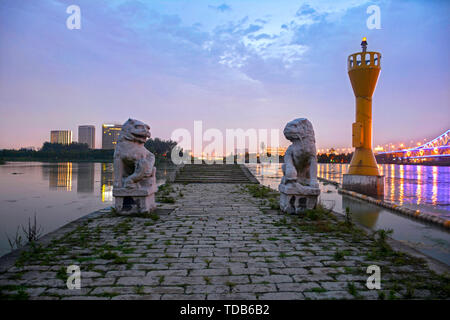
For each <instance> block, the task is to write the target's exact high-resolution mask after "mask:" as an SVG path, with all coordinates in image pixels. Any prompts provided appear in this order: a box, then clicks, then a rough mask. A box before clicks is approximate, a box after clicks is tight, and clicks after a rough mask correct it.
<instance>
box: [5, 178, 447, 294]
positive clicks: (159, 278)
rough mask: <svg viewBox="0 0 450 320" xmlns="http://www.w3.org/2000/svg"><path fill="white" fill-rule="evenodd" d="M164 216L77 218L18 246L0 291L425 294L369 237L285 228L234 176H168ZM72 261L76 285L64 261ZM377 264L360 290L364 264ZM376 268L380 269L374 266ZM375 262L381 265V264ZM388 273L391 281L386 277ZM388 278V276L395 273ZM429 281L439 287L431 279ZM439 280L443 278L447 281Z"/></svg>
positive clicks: (421, 271)
mask: <svg viewBox="0 0 450 320" xmlns="http://www.w3.org/2000/svg"><path fill="white" fill-rule="evenodd" d="M173 186H174V190H173V192H172V194H173V196H174V197H176V203H175V204H173V205H164V206H163V208H174V211H172V212H171V213H170V215H161V216H160V218H159V219H156V218H155V217H153V219H152V218H149V217H119V216H114V215H112V214H111V213H105V214H104V215H103V216H100V217H97V218H92V219H89V220H86V222H85V223H83V224H82V225H80V226H79V227H78V228H77V229H76V230H74V231H73V232H70V233H68V234H66V235H65V236H64V237H62V238H61V239H59V240H54V241H53V242H52V243H51V244H50V245H49V246H48V247H42V248H40V247H36V248H35V249H34V251H33V253H30V254H22V256H21V257H20V258H19V259H18V260H17V261H16V265H15V266H12V267H10V268H8V269H7V270H5V271H4V272H3V273H2V274H0V290H1V293H0V297H2V298H14V299H17V298H30V299H354V298H358V299H365V298H367V299H378V298H379V297H385V298H386V299H387V298H394V297H397V298H401V297H408V295H410V296H409V297H418V298H422V297H429V296H432V294H431V293H430V291H429V290H427V289H423V288H420V287H419V288H418V289H417V288H416V289H415V290H414V292H412V293H411V292H410V291H411V290H410V289H409V288H408V286H407V285H406V284H405V282H404V281H403V280H402V279H405V278H406V279H407V278H408V277H409V276H410V275H411V273H414V275H415V276H417V277H420V276H422V279H427V278H428V277H429V271H428V270H426V269H425V268H424V267H422V266H416V265H414V266H410V265H399V266H398V265H395V264H392V263H388V262H386V261H381V260H380V261H370V259H369V258H368V257H367V253H368V251H369V247H370V245H371V240H370V239H362V240H361V239H360V240H359V241H358V243H355V242H353V240H354V239H353V238H352V237H351V236H343V235H342V236H337V235H333V234H332V235H329V234H328V235H325V234H324V233H317V232H316V233H313V232H310V231H308V230H301V229H298V228H294V227H293V226H292V225H290V224H289V223H286V219H285V218H284V216H282V215H280V214H278V213H277V212H276V211H273V210H272V211H270V210H269V211H265V212H263V211H262V209H261V208H263V204H262V200H260V199H257V198H254V197H252V196H251V195H250V194H249V193H248V192H245V191H244V187H243V186H241V185H237V184H187V185H182V184H176V185H173ZM72 264H75V265H79V266H80V267H81V272H82V274H81V286H82V288H81V289H80V290H68V289H67V287H66V283H65V280H66V277H67V275H66V272H65V268H66V267H67V266H68V265H72ZM368 264H378V265H380V266H381V267H382V270H383V274H382V279H383V281H382V286H383V288H382V289H383V290H381V291H380V290H368V289H367V288H366V287H365V282H366V279H367V276H368V275H366V273H365V272H366V266H367V265H368ZM383 268H384V269H383ZM385 270H388V271H387V272H385ZM394 278H395V279H396V280H395V281H391V280H392V279H394ZM397 279H398V281H397ZM433 281H435V282H434V285H435V286H440V285H443V284H442V283H439V281H438V280H433ZM447 285H448V283H447Z"/></svg>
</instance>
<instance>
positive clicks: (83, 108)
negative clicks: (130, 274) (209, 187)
mask: <svg viewBox="0 0 450 320" xmlns="http://www.w3.org/2000/svg"><path fill="white" fill-rule="evenodd" d="M71 4H72V2H71V1H66V0H54V1H51V2H50V1H48V2H44V1H39V2H30V1H12V0H5V1H2V2H1V3H0V38H1V39H2V41H1V46H0V112H1V114H2V116H1V117H0V149H3V148H20V147H29V146H34V147H38V148H39V147H41V146H42V143H43V142H45V141H48V139H49V136H48V135H49V132H50V130H53V129H66V130H71V131H73V132H74V134H75V135H76V136H74V137H73V140H75V141H78V139H79V137H78V134H77V133H78V130H77V129H78V125H80V124H92V125H95V127H96V128H101V126H102V124H103V123H120V124H121V123H124V122H125V121H126V120H127V119H128V118H129V117H131V118H135V119H139V120H142V121H144V122H146V123H148V124H149V125H150V127H151V134H152V137H160V138H162V139H169V138H170V136H171V133H172V132H173V131H174V130H175V129H177V128H186V129H188V130H191V131H192V129H193V123H194V121H195V120H202V121H203V123H204V129H205V130H206V129H208V128H217V129H219V130H221V131H225V129H227V128H230V129H237V128H242V129H249V128H254V129H267V130H270V129H279V130H280V142H281V145H282V146H286V145H287V144H288V143H287V141H286V140H285V139H284V138H283V137H282V131H283V128H284V126H285V124H286V123H287V122H288V121H290V120H292V119H294V118H298V117H307V118H308V119H310V120H311V122H312V123H313V125H314V129H315V133H316V141H317V149H324V148H349V147H350V146H351V125H352V122H353V121H354V97H353V92H352V89H351V85H350V81H349V79H348V75H347V69H346V67H347V64H346V60H347V57H348V55H350V54H351V53H354V52H357V51H360V45H359V44H360V42H361V38H362V37H363V36H366V37H367V40H368V50H369V51H370V50H375V51H379V52H381V54H382V60H381V61H382V62H381V66H382V69H381V74H380V78H379V82H378V85H377V88H376V90H375V94H374V97H373V118H374V146H377V145H385V144H386V143H392V142H396V143H400V142H403V143H409V142H410V141H411V140H413V141H419V140H420V141H422V140H423V139H433V138H435V137H436V136H438V135H440V134H441V133H443V132H445V131H446V130H447V129H449V128H450V121H449V119H450V117H449V101H450V92H449V90H448V87H449V84H450V74H449V72H448V70H449V63H450V61H449V59H448V52H449V49H450V44H449V43H448V41H446V39H447V38H448V30H449V27H450V24H449V14H448V13H449V10H450V3H449V2H448V1H437V0H436V1H407V2H403V1H392V0H385V1H364V0H352V1H350V0H349V1H332V0H323V1H303V0H302V1H292V0H285V1H282V0H280V1H276V2H275V1H237V0H230V1H215V0H210V1H195V2H194V1H181V0H174V1H170V2H168V1H162V0H154V1H138V0H135V1H132V0H111V1H106V0H98V1H89V0H80V1H77V5H78V6H80V8H81V21H82V24H81V26H82V27H81V29H80V30H69V29H67V27H66V19H67V17H68V14H67V13H66V8H67V7H68V6H69V5H71ZM372 4H376V5H378V6H379V7H380V12H381V29H371V30H369V29H368V28H367V25H366V20H367V18H368V17H369V15H368V14H367V12H366V10H367V7H368V6H369V5H372ZM219 7H220V8H222V9H219ZM18 125H20V126H21V130H20V134H17V133H18V132H17V129H16V128H17V126H18ZM97 132H98V131H97ZM95 144H96V146H97V148H99V147H100V146H101V145H102V137H101V135H99V134H97V135H96V141H95Z"/></svg>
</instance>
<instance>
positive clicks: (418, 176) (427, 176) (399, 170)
mask: <svg viewBox="0 0 450 320" xmlns="http://www.w3.org/2000/svg"><path fill="white" fill-rule="evenodd" d="M378 167H379V169H380V173H381V174H382V175H384V176H385V186H384V187H385V190H384V192H385V194H384V200H385V201H388V202H392V203H396V204H399V205H401V206H405V207H409V208H411V209H414V210H415V209H420V210H423V211H424V212H427V213H431V214H435V215H438V216H441V217H443V218H446V219H450V167H438V166H416V165H395V164H385V165H378ZM347 169H348V164H324V163H320V164H319V166H318V168H317V175H318V176H319V177H321V178H325V179H328V180H333V181H336V182H339V183H342V175H343V174H344V173H346V172H347Z"/></svg>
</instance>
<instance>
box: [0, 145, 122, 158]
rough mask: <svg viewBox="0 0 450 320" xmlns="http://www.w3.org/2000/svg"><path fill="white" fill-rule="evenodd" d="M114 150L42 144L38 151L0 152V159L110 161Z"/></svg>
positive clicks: (86, 146)
mask: <svg viewBox="0 0 450 320" xmlns="http://www.w3.org/2000/svg"><path fill="white" fill-rule="evenodd" d="M113 154H114V150H102V149H89V147H88V145H87V144H83V143H72V144H70V145H63V144H60V143H50V142H44V144H43V145H42V148H41V149H40V150H39V151H35V150H29V149H19V150H1V151H0V157H1V158H3V159H5V160H34V161H101V162H108V161H112V158H113Z"/></svg>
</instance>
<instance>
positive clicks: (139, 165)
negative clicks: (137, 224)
mask: <svg viewBox="0 0 450 320" xmlns="http://www.w3.org/2000/svg"><path fill="white" fill-rule="evenodd" d="M149 138H150V127H149V126H148V125H147V124H145V123H143V122H141V121H139V120H134V119H128V120H127V121H126V122H125V123H124V124H123V126H122V131H121V132H120V135H119V140H118V142H117V146H116V149H115V151H114V189H113V195H114V197H115V204H116V210H117V212H119V213H125V212H126V213H136V212H138V213H141V212H149V211H152V210H153V209H154V208H155V207H156V204H155V197H154V194H155V192H156V191H157V185H156V168H155V156H154V155H153V153H151V152H150V151H148V150H147V148H145V146H144V144H145V142H146V141H147V139H149Z"/></svg>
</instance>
